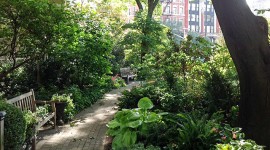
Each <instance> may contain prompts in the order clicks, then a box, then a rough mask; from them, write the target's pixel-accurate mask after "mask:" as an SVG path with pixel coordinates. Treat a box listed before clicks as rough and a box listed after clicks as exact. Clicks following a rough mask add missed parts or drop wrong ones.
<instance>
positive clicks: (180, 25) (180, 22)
mask: <svg viewBox="0 0 270 150" xmlns="http://www.w3.org/2000/svg"><path fill="white" fill-rule="evenodd" d="M178 26H179V27H182V26H183V19H179V21H178Z"/></svg>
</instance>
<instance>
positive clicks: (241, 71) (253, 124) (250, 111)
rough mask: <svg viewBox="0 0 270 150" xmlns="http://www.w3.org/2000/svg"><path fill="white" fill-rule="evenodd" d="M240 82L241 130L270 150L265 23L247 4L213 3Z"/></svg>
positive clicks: (269, 77)
mask: <svg viewBox="0 0 270 150" xmlns="http://www.w3.org/2000/svg"><path fill="white" fill-rule="evenodd" d="M212 2H213V5H214V8H215V11H216V14H217V17H218V20H219V23H220V26H221V29H222V32H223V35H224V38H225V41H226V44H227V47H228V49H229V52H230V54H231V57H232V59H233V61H234V64H235V66H236V69H237V72H238V76H239V80H240V92H241V100H240V114H239V117H240V126H241V127H242V128H243V131H244V132H245V134H246V136H247V137H248V138H251V139H254V140H255V141H256V142H257V143H258V144H261V145H266V146H267V147H268V149H269V147H270V128H269V126H270V117H269V114H270V109H269V106H270V90H269V89H270V74H269V72H270V59H269V58H270V47H269V41H268V25H267V21H266V19H264V18H263V17H258V16H255V15H254V14H253V13H252V12H251V10H250V8H249V7H248V5H247V3H246V0H237V1H233V0H226V1H225V0H224V1H221V0H212Z"/></svg>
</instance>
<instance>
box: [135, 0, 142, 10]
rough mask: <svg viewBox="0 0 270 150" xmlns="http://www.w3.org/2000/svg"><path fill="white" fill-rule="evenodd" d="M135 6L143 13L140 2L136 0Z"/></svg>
mask: <svg viewBox="0 0 270 150" xmlns="http://www.w3.org/2000/svg"><path fill="white" fill-rule="evenodd" d="M136 3H137V6H138V7H139V10H140V11H143V6H142V3H141V1H140V0H136Z"/></svg>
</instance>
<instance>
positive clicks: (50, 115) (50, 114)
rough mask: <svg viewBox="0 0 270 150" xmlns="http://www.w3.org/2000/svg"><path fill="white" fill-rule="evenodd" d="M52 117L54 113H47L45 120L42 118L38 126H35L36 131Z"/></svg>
mask: <svg viewBox="0 0 270 150" xmlns="http://www.w3.org/2000/svg"><path fill="white" fill-rule="evenodd" d="M54 116H55V113H54V112H52V113H49V114H48V116H47V117H46V118H44V119H43V120H42V121H41V122H39V123H38V125H37V126H36V129H39V128H40V127H42V126H43V125H44V124H45V123H46V122H48V121H49V120H50V119H52V118H53V117H54Z"/></svg>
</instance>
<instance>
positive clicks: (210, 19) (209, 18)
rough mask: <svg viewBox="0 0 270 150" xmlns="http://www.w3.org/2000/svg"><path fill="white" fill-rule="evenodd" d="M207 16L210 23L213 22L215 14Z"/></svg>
mask: <svg viewBox="0 0 270 150" xmlns="http://www.w3.org/2000/svg"><path fill="white" fill-rule="evenodd" d="M205 17H206V19H205V20H206V22H209V23H213V22H214V18H213V16H211V15H206V16H205Z"/></svg>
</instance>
